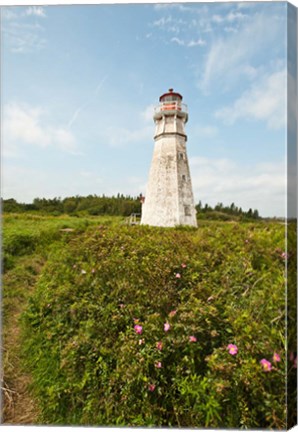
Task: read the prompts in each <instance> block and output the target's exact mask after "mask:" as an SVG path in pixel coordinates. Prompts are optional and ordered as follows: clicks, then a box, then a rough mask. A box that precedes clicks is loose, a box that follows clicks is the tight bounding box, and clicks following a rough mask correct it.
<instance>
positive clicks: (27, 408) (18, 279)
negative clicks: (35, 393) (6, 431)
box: [1, 256, 44, 425]
mask: <svg viewBox="0 0 298 432" xmlns="http://www.w3.org/2000/svg"><path fill="white" fill-rule="evenodd" d="M43 264H44V262H43V260H42V259H41V258H40V257H38V256H31V257H26V258H20V259H19V261H18V263H17V264H16V266H15V267H14V268H13V269H11V270H9V271H7V272H6V273H5V275H4V276H3V278H2V308H3V324H2V333H3V335H2V341H3V345H4V347H3V351H2V353H3V354H2V368H3V371H2V375H3V376H2V377H1V378H2V383H1V387H2V401H3V404H2V405H3V406H2V419H1V420H2V421H1V422H2V424H6V425H7V424H11V425H16V424H21V425H26V424H37V423H38V415H39V412H38V407H37V403H36V401H34V398H33V397H32V395H31V393H30V390H29V388H30V384H31V376H30V374H28V373H27V372H26V371H25V370H24V368H23V366H22V358H21V343H22V342H21V329H20V316H21V314H22V312H23V310H24V309H25V307H26V305H27V301H28V298H29V296H30V294H31V292H32V290H33V289H34V286H35V284H36V281H37V278H38V276H39V274H40V272H41V269H42V266H43Z"/></svg>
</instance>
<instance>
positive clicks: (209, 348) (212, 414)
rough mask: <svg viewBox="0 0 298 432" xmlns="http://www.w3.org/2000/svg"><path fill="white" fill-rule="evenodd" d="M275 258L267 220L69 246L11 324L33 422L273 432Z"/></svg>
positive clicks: (87, 237) (278, 334)
mask: <svg viewBox="0 0 298 432" xmlns="http://www.w3.org/2000/svg"><path fill="white" fill-rule="evenodd" d="M284 252H285V249H284V227H283V226H282V225H278V224H273V223H272V224H268V225H265V224H264V223H258V224H256V223H255V224H243V225H240V224H238V223H229V224H225V223H216V224H212V225H206V226H201V227H200V228H199V229H198V230H196V229H187V228H177V229H160V228H153V227H142V226H134V227H106V226H101V227H97V228H96V229H95V228H94V227H93V228H91V229H89V230H88V231H87V232H86V233H85V234H82V235H80V236H78V237H75V238H74V239H73V241H72V242H71V243H70V245H69V246H68V247H67V248H64V249H63V250H59V251H56V253H53V255H52V256H51V258H50V260H49V261H48V264H47V265H46V267H45V270H44V272H43V274H42V277H41V278H40V281H39V285H38V288H37V290H36V293H35V295H34V296H33V297H32V299H31V300H30V307H29V308H28V310H27V311H26V313H25V314H24V317H23V323H24V338H25V339H26V350H25V354H26V357H27V359H28V365H29V366H30V368H31V370H32V373H33V376H34V389H35V392H36V395H37V397H38V400H39V401H40V404H41V409H42V412H43V419H42V420H43V421H44V422H45V423H47V424H72V425H75V424H77V425H107V426H108V425H119V426H176V427H177V426H178V427H199V428H200V427H209V428H216V427H219V428H231V427H234V428H240V427H245V428H269V427H270V428H275V429H283V428H285V427H286V426H285V425H286V423H285V422H286V412H285V395H284V393H285V391H284V389H285V340H284V325H285V296H284V284H285V280H284V265H285V257H284V256H283V253H284ZM266 362H267V363H266Z"/></svg>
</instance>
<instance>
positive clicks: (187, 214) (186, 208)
mask: <svg viewBox="0 0 298 432" xmlns="http://www.w3.org/2000/svg"><path fill="white" fill-rule="evenodd" d="M184 214H185V216H191V212H190V206H188V205H186V206H184Z"/></svg>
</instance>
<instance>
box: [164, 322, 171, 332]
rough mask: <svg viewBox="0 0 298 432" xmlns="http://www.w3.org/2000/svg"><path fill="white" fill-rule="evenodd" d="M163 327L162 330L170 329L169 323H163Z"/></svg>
mask: <svg viewBox="0 0 298 432" xmlns="http://www.w3.org/2000/svg"><path fill="white" fill-rule="evenodd" d="M163 328H164V331H166V332H167V331H169V330H170V328H171V326H170V324H169V323H165V324H164V326H163Z"/></svg>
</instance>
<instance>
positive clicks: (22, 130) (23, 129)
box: [2, 103, 78, 157]
mask: <svg viewBox="0 0 298 432" xmlns="http://www.w3.org/2000/svg"><path fill="white" fill-rule="evenodd" d="M2 137H3V154H4V156H7V157H17V156H18V155H20V154H21V152H22V147H24V146H25V145H32V146H37V147H40V148H46V147H49V146H55V147H56V148H58V149H60V150H62V151H65V152H68V153H72V154H78V150H77V145H76V140H75V137H74V135H73V134H72V133H71V131H69V130H68V129H66V128H64V127H61V126H58V127H57V126H55V125H51V124H48V123H47V119H46V113H45V111H43V110H42V109H41V108H40V107H31V106H29V105H24V104H17V103H9V104H6V105H4V109H3V135H2Z"/></svg>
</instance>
